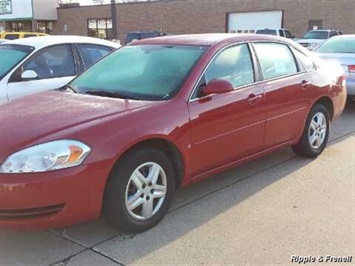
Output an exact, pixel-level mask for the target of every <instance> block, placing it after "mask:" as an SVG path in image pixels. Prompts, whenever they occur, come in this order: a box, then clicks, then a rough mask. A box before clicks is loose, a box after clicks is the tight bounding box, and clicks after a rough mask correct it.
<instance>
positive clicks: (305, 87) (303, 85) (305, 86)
mask: <svg viewBox="0 0 355 266" xmlns="http://www.w3.org/2000/svg"><path fill="white" fill-rule="evenodd" d="M311 84H312V82H310V81H308V80H302V83H301V87H302V88H303V89H304V90H305V89H307V88H308V87H309V86H310V85H311Z"/></svg>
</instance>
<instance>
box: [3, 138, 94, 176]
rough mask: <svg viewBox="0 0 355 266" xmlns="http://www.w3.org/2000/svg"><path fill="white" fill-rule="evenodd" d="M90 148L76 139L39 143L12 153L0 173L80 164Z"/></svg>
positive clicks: (23, 171)
mask: <svg viewBox="0 0 355 266" xmlns="http://www.w3.org/2000/svg"><path fill="white" fill-rule="evenodd" d="M90 150H91V149H90V148H89V147H88V146H87V145H86V144H84V143H82V142H79V141H76V140H57V141H51V142H47V143H43V144H39V145H36V146H33V147H30V148H27V149H24V150H21V151H19V152H16V153H14V154H12V155H10V156H9V157H8V158H7V159H6V160H5V162H4V163H3V164H2V165H1V166H0V173H32V172H47V171H53V170H57V169H63V168H69V167H73V166H77V165H80V164H81V163H82V162H83V161H84V159H85V158H86V156H87V155H88V154H89V152H90Z"/></svg>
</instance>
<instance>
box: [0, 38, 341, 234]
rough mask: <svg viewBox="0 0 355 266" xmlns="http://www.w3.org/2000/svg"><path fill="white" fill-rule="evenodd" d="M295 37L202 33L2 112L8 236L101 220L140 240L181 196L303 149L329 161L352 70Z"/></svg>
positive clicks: (115, 56)
mask: <svg viewBox="0 0 355 266" xmlns="http://www.w3.org/2000/svg"><path fill="white" fill-rule="evenodd" d="M309 55H310V54H309V53H308V52H307V51H305V49H304V48H302V47H301V46H299V45H297V44H296V43H295V42H293V41H290V40H288V39H286V38H279V37H274V36H265V35H256V34H250V35H242V34H201V35H180V36H169V37H161V38H152V39H145V40H141V41H137V42H135V43H133V44H132V45H128V46H124V47H122V48H120V49H118V50H117V51H116V52H114V53H112V54H111V55H109V56H107V57H106V58H104V59H103V60H101V61H99V62H98V63H96V64H95V65H93V66H92V67H91V68H89V69H88V70H86V71H85V72H84V73H82V74H81V75H80V76H78V77H77V78H76V79H75V80H73V81H72V82H70V84H69V85H68V86H67V87H65V88H63V90H55V91H49V92H44V93H41V94H38V95H32V96H28V97H24V98H22V99H18V100H15V101H13V102H11V103H8V104H5V105H2V106H0V125H1V134H0V146H1V149H0V162H1V164H0V187H1V189H0V226H1V227H8V228H46V227H58V226H66V225H70V224H75V223H79V222H83V221H87V220H90V219H95V218H97V217H98V216H99V215H100V214H101V213H103V215H104V217H105V218H106V219H107V220H108V221H109V222H110V223H111V224H112V225H114V226H115V227H117V228H119V229H120V230H121V231H127V232H140V231H144V230H147V229H148V228H150V227H152V226H154V225H155V224H157V223H158V222H159V221H160V220H161V219H162V218H163V217H164V215H165V214H166V213H167V211H168V210H169V205H170V203H171V200H172V198H173V195H174V191H175V189H176V188H179V187H182V186H186V185H188V184H191V183H193V182H196V181H198V180H201V179H203V178H206V177H208V176H211V175H213V174H216V173H218V172H220V171H222V170H226V169H228V168H231V167H233V166H235V165H238V164H240V163H242V162H245V161H249V160H251V159H255V158H258V157H260V156H261V155H265V154H267V153H269V152H271V151H273V150H276V149H278V148H281V147H285V146H289V145H291V146H292V148H293V150H294V151H295V152H296V154H298V155H301V156H306V157H316V156H318V155H319V154H321V153H322V151H323V150H324V148H325V146H326V144H327V141H328V137H329V130H330V123H331V122H332V121H334V120H335V119H337V118H338V117H339V115H340V114H341V112H342V111H343V109H344V106H345V102H346V89H345V82H344V79H345V78H344V73H343V71H342V69H341V68H340V69H338V68H334V69H333V68H331V65H327V64H326V62H315V61H313V59H312V58H311V57H310V56H309Z"/></svg>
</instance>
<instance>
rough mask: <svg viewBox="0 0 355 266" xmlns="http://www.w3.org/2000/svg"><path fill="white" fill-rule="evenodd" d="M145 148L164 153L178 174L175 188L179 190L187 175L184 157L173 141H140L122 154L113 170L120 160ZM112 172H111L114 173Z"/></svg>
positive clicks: (161, 139)
mask: <svg viewBox="0 0 355 266" xmlns="http://www.w3.org/2000/svg"><path fill="white" fill-rule="evenodd" d="M144 148H153V149H157V150H160V151H162V152H164V153H165V154H166V155H167V156H168V158H169V160H170V161H171V163H172V164H173V167H174V171H175V173H176V176H175V181H176V183H175V187H176V188H179V187H180V186H181V184H182V181H183V177H184V175H185V164H184V157H183V155H182V153H181V151H180V149H179V148H178V147H177V146H176V145H175V144H174V143H173V142H171V141H169V140H167V139H165V138H162V137H154V138H149V139H144V140H140V141H138V142H136V143H134V144H133V145H131V146H130V147H128V148H127V149H126V150H125V151H124V152H122V153H121V154H120V155H119V157H118V158H117V160H116V163H115V165H114V166H113V168H112V170H113V169H114V168H115V167H116V165H117V164H118V163H119V162H120V160H121V159H122V158H123V157H124V156H127V154H129V153H131V152H134V151H137V150H140V149H144ZM112 170H111V171H112Z"/></svg>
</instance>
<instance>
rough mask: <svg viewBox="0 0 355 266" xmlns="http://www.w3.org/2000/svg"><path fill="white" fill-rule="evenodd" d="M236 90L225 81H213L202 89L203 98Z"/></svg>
mask: <svg viewBox="0 0 355 266" xmlns="http://www.w3.org/2000/svg"><path fill="white" fill-rule="evenodd" d="M232 90H234V88H233V85H232V84H231V83H230V82H229V81H227V80H224V79H213V80H211V81H210V82H208V84H207V86H206V87H204V88H203V89H202V94H203V96H207V95H211V94H222V93H226V92H230V91H232Z"/></svg>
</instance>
